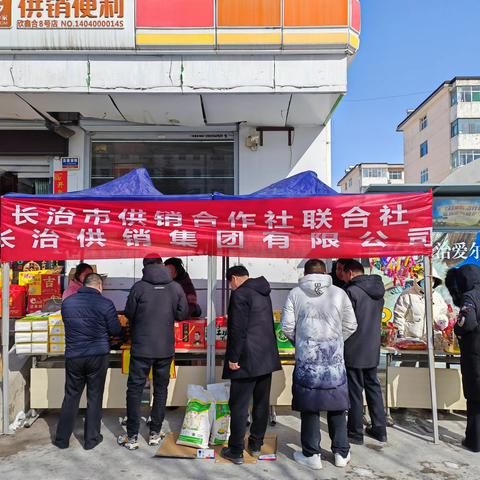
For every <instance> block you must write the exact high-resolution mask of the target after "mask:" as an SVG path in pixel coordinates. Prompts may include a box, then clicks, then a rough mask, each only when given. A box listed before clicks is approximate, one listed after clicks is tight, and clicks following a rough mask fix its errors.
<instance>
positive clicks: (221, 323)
mask: <svg viewBox="0 0 480 480" xmlns="http://www.w3.org/2000/svg"><path fill="white" fill-rule="evenodd" d="M227 333H228V324H227V317H226V316H225V317H217V318H216V320H215V348H216V349H217V350H225V349H226V348H227Z"/></svg>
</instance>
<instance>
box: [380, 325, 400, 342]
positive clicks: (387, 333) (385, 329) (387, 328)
mask: <svg viewBox="0 0 480 480" xmlns="http://www.w3.org/2000/svg"><path fill="white" fill-rule="evenodd" d="M397 333H398V329H397V327H395V325H393V323H391V322H389V323H386V324H384V325H382V336H381V343H382V347H394V346H395V342H396V341H397Z"/></svg>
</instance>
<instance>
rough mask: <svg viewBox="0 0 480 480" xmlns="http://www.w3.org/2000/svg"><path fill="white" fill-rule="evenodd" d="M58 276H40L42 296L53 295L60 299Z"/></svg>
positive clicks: (54, 274) (56, 274)
mask: <svg viewBox="0 0 480 480" xmlns="http://www.w3.org/2000/svg"><path fill="white" fill-rule="evenodd" d="M60 294H61V288H60V275H59V274H58V273H51V274H47V275H42V295H55V296H56V297H60V296H61V295H60Z"/></svg>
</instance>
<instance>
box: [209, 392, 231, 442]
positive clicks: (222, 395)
mask: <svg viewBox="0 0 480 480" xmlns="http://www.w3.org/2000/svg"><path fill="white" fill-rule="evenodd" d="M207 391H208V392H210V394H211V395H212V397H213V399H214V400H215V418H214V419H213V426H212V432H211V434H210V445H225V444H226V443H227V441H228V437H229V436H230V407H229V406H228V399H229V397H230V391H229V387H228V385H227V384H226V383H215V384H212V385H207Z"/></svg>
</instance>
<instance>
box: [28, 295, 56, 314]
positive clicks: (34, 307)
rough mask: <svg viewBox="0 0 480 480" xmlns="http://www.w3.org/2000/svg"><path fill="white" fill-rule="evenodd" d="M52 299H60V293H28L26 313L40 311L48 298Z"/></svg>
mask: <svg viewBox="0 0 480 480" xmlns="http://www.w3.org/2000/svg"><path fill="white" fill-rule="evenodd" d="M53 299H60V295H52V294H49V293H47V294H45V295H29V296H28V305H27V311H28V313H32V312H36V311H39V310H40V311H41V310H43V307H44V306H45V304H46V303H47V302H48V301H49V300H53Z"/></svg>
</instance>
